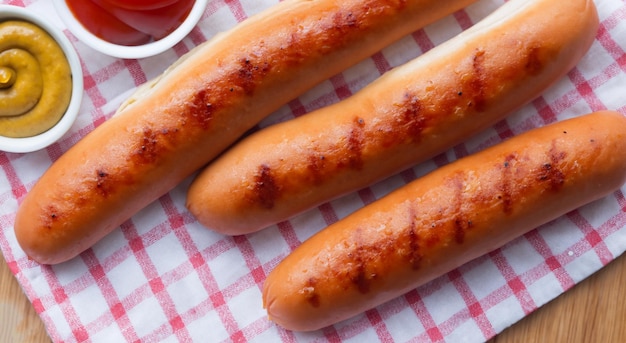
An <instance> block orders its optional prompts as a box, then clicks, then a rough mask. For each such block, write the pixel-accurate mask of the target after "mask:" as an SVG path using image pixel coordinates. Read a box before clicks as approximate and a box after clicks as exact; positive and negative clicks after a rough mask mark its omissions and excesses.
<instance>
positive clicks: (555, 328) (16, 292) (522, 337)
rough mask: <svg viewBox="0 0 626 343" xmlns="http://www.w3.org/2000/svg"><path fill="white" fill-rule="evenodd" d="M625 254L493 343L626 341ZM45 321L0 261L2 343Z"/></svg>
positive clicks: (39, 333)
mask: <svg viewBox="0 0 626 343" xmlns="http://www.w3.org/2000/svg"><path fill="white" fill-rule="evenodd" d="M625 282H626V256H621V257H619V258H617V259H616V260H615V261H613V262H611V263H610V264H609V265H608V266H606V267H605V268H603V269H601V270H600V271H598V272H597V273H595V274H594V275H592V276H590V277H589V278H588V279H586V280H584V281H583V282H581V283H580V284H578V285H576V286H575V287H574V288H572V289H571V290H569V291H568V292H566V293H564V294H563V295H561V296H560V297H558V298H557V299H555V300H553V301H552V302H550V303H548V304H546V305H544V306H543V307H542V308H540V309H538V310H537V311H535V312H534V313H532V314H531V315H529V316H528V317H526V318H524V319H523V320H521V321H519V322H518V323H516V324H515V325H513V326H512V327H510V328H508V329H506V330H505V331H503V332H502V333H501V334H500V335H498V336H496V337H495V338H493V339H491V340H490V341H489V343H533V342H568V343H583V342H585V343H586V342H602V343H618V342H620V343H621V342H626V325H624V322H625V321H626V301H624V299H623V293H624V287H625V285H626V283H625ZM50 341H51V340H50V338H49V337H48V335H47V333H46V331H45V328H44V326H43V323H42V321H41V319H40V318H39V316H38V315H37V314H36V313H35V310H34V309H33V307H32V305H31V304H30V302H29V301H28V300H27V298H26V296H25V295H24V293H23V292H22V289H21V288H20V286H19V284H18V283H17V280H16V279H15V278H14V277H13V275H12V274H11V272H10V270H9V268H8V267H7V265H6V263H5V261H4V259H0V342H30V343H49V342H50Z"/></svg>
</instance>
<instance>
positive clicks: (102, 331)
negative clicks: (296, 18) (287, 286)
mask: <svg viewBox="0 0 626 343" xmlns="http://www.w3.org/2000/svg"><path fill="white" fill-rule="evenodd" d="M277 1H278V0H272V1H269V0H266V1H259V0H232V1H231V0H227V1H221V0H215V1H209V5H208V7H207V9H206V12H205V14H204V16H203V17H202V20H201V22H200V23H199V25H198V26H197V27H196V28H195V29H194V30H193V31H192V32H191V34H190V35H189V36H188V37H187V38H186V39H185V40H184V41H183V42H182V43H180V44H178V45H176V46H175V47H174V48H173V49H171V50H169V51H167V52H165V53H163V54H161V55H159V56H155V57H150V58H146V59H142V60H121V59H116V58H112V57H108V56H105V55H102V54H100V53H97V52H95V51H94V50H92V49H90V48H89V47H88V46H86V45H85V44H84V43H83V42H81V41H79V40H77V39H76V37H74V36H73V35H72V34H71V33H69V31H67V30H66V31H65V33H66V34H67V35H68V37H69V38H70V40H71V41H72V42H73V44H74V46H75V48H76V50H77V51H78V53H79V55H80V58H81V60H82V63H83V70H84V85H85V90H84V101H83V104H82V108H81V113H80V116H79V118H78V121H77V122H76V123H75V125H74V126H73V127H72V129H71V131H70V132H69V133H68V134H67V135H65V136H64V137H63V138H62V139H61V140H60V141H59V142H58V143H56V144H54V145H52V146H50V147H49V148H47V149H45V150H42V151H38V152H34V153H28V154H12V153H4V152H0V228H1V229H2V230H1V232H0V248H1V250H2V254H3V255H4V258H5V259H6V260H7V262H8V265H9V267H10V269H11V271H12V272H13V273H14V274H15V275H16V277H17V279H18V281H19V283H20V284H21V286H22V287H23V288H24V291H25V293H26V294H27V296H28V297H29V299H30V300H31V301H32V303H33V305H34V307H35V309H36V311H37V312H38V313H39V314H40V316H41V318H42V319H43V321H44V323H45V325H46V328H47V330H48V332H49V334H50V336H51V338H52V340H53V341H55V342H83V341H92V342H122V341H132V342H137V341H142V342H174V341H181V342H192V341H193V342H195V341H201V342H226V341H234V342H246V341H250V342H266V341H267V342H276V341H283V342H325V341H332V342H344V341H352V342H356V341H367V342H371V341H384V342H391V341H396V342H406V341H410V342H424V341H449V342H462V341H464V342H480V341H485V340H487V339H489V338H491V337H493V336H494V335H496V334H497V333H499V332H500V331H502V330H503V329H505V328H506V327H508V326H509V325H511V324H513V323H514V322H516V321H518V320H519V319H521V318H522V317H524V316H526V315H528V314H529V313H531V312H532V311H534V310H535V309H537V308H538V307H540V306H542V305H543V304H545V303H546V302H548V301H550V300H551V299H553V298H555V297H556V296H558V295H559V294H561V293H563V292H564V291H566V290H568V289H569V288H571V287H572V286H574V285H575V284H576V283H578V282H579V281H581V280H582V279H584V278H585V277H587V276H588V275H590V274H591V273H593V272H595V271H597V270H598V269H600V268H602V267H603V266H604V265H606V264H607V263H609V262H610V261H612V260H613V259H614V258H616V257H617V256H619V255H620V254H622V253H623V252H624V250H626V199H625V198H624V191H626V186H625V187H622V189H621V191H618V192H616V193H615V194H613V195H611V196H608V197H607V198H605V199H602V200H599V201H597V202H594V203H592V204H590V205H588V206H585V207H582V208H580V209H578V210H576V211H573V212H571V213H569V214H567V215H565V216H563V217H561V218H559V219H557V220H555V221H553V222H551V223H548V224H547V225H544V226H542V227H540V228H538V229H537V230H534V231H532V232H530V233H529V234H527V235H525V236H524V237H521V238H519V239H517V240H515V241H513V242H511V243H509V244H507V245H506V246H504V247H502V248H501V249H498V250H496V251H493V252H492V253H490V254H488V255H486V256H483V257H481V258H478V259H476V260H474V261H472V262H470V263H468V264H466V265H464V266H462V267H461V268H459V269H457V270H454V271H452V272H450V273H448V274H446V275H445V276H442V277H440V278H438V279H436V280H435V281H433V282H431V283H429V284H427V285H424V286H422V287H419V288H418V289H415V290H413V291H411V292H410V293H408V294H406V295H404V296H402V297H399V298H397V299H395V300H393V301H390V302H388V303H386V304H384V305H381V306H379V307H378V308H376V309H374V310H370V311H368V312H366V313H364V314H362V315H359V316H357V317H355V318H353V319H351V320H348V321H345V322H342V323H339V324H337V325H335V326H333V327H329V328H326V329H324V330H321V331H318V332H312V333H294V332H289V331H285V330H283V329H281V328H280V327H277V326H276V325H274V324H272V323H271V322H269V321H268V320H267V318H266V314H265V312H264V310H263V309H262V304H261V286H262V283H263V280H264V279H265V276H266V275H267V274H268V273H269V271H270V270H271V269H272V268H273V267H274V266H275V265H276V264H277V263H278V262H279V261H280V260H281V259H282V258H283V257H284V256H286V255H287V254H288V253H289V252H290V251H291V250H292V249H293V248H294V247H296V246H297V245H298V244H300V243H301V242H302V241H303V240H304V239H306V238H307V237H309V236H310V235H312V234H313V233H314V232H316V231H318V230H321V229H322V228H324V227H325V226H326V225H328V224H329V223H332V222H334V221H336V220H338V219H340V218H342V217H344V216H346V215H347V214H348V213H349V212H351V211H353V210H354V209H356V208H358V207H361V206H363V205H364V204H365V203H368V202H371V201H372V200H374V199H376V198H379V197H381V196H382V195H383V194H386V193H387V192H389V191H390V190H391V189H393V188H396V187H398V186H400V185H402V184H404V183H406V182H408V181H409V180H411V179H413V178H415V177H416V176H419V175H422V174H423V173H425V172H427V171H429V170H432V169H433V168H435V167H437V166H440V165H443V164H445V163H448V162H449V161H451V160H454V159H456V158H458V157H461V156H464V155H467V154H469V153H473V152H476V151H479V150H481V149H483V148H485V147H487V146H490V145H493V144H495V143H497V142H499V141H501V140H503V139H506V138H508V137H511V136H512V135H515V134H518V133H520V132H523V131H526V130H528V129H531V128H533V127H536V126H541V125H544V124H547V123H550V122H554V121H557V120H562V119H565V118H569V117H573V116H577V115H581V114H585V113H588V112H592V111H596V110H602V109H612V110H617V111H620V112H621V113H624V114H625V115H626V52H625V51H626V2H625V1H624V0H596V5H597V7H598V11H599V14H600V18H601V25H600V30H599V32H598V33H597V39H596V41H595V42H594V44H593V46H592V48H591V51H590V52H589V53H588V54H587V55H586V57H585V58H584V59H583V60H582V61H581V62H580V64H579V65H578V66H577V67H576V68H575V69H574V70H572V71H571V72H570V73H569V74H568V75H567V76H566V77H565V78H563V79H562V80H560V81H559V82H558V84H557V85H556V86H554V87H552V88H551V89H549V90H548V91H546V92H545V93H544V94H543V95H542V96H541V97H539V98H538V99H536V100H534V101H532V102H531V103H530V104H528V105H527V106H525V107H524V108H523V109H521V110H520V111H517V112H516V113H513V114H512V115H511V116H510V117H509V118H508V119H507V120H506V121H502V122H500V123H498V124H497V125H495V126H494V127H493V128H491V129H489V130H486V131H485V132H483V133H481V134H479V135H478V136H476V137H475V138H473V139H471V140H469V141H467V142H466V143H465V144H462V145H459V146H457V147H455V148H453V149H451V150H450V151H448V152H447V153H445V154H441V155H440V156H438V157H436V158H434V159H433V160H432V161H429V162H426V163H423V164H420V165H419V166H416V167H415V168H413V169H410V170H407V171H405V172H403V173H401V174H399V175H396V176H393V177H391V178H389V179H388V180H386V181H383V182H380V183H378V184H376V185H373V186H372V187H370V188H368V189H365V190H362V191H359V192H356V193H354V194H351V195H348V196H346V197H343V198H341V199H339V200H336V201H332V202H330V203H327V204H324V205H322V206H320V207H319V208H318V209H315V210H312V211H309V212H307V213H305V214H303V215H300V216H298V217H296V218H293V219H292V220H290V221H288V222H283V223H280V224H278V225H276V226H273V227H270V228H268V229H266V230H263V231H261V232H259V233H255V234H250V235H246V236H239V237H226V236H222V235H219V234H216V233H213V232H211V231H209V230H207V229H205V228H203V227H201V225H199V224H198V223H197V222H196V221H195V220H194V218H193V217H192V216H191V215H190V214H189V213H188V212H187V211H186V209H185V207H184V201H185V195H186V194H185V192H186V187H187V185H188V183H189V181H190V180H186V182H184V183H183V184H181V185H180V186H178V187H177V188H175V189H173V190H172V191H171V192H170V193H168V194H167V195H165V196H163V197H161V198H160V199H159V200H158V201H156V202H154V203H152V204H151V205H150V206H148V207H147V208H145V209H144V210H142V211H141V212H139V213H138V214H136V215H135V216H133V217H132V219H130V220H128V221H127V222H125V223H124V224H123V225H122V226H121V228H119V229H116V230H115V231H114V232H113V233H112V234H110V235H109V236H107V237H106V238H105V239H104V240H102V241H101V242H99V243H98V244H96V245H95V246H94V247H93V248H92V249H90V250H88V251H86V252H85V253H83V254H81V255H80V256H79V257H77V258H75V259H73V260H71V261H69V262H67V263H63V264H60V265H55V266H42V265H39V264H37V263H35V262H33V261H29V260H28V259H27V258H26V256H25V255H24V253H23V252H22V251H21V250H20V248H19V246H18V244H17V242H16V239H15V236H14V233H13V221H14V218H15V213H16V211H17V208H18V204H19V203H20V201H21V200H22V199H23V198H24V196H25V195H26V193H27V192H28V190H29V189H30V188H31V187H32V186H33V184H34V183H35V182H36V181H37V179H38V178H39V176H40V175H41V174H42V173H43V172H44V171H45V170H46V168H47V167H48V166H49V165H50V163H51V162H52V161H54V160H56V159H57V158H58V157H59V156H60V155H61V154H62V153H63V152H64V151H66V150H67V149H69V147H70V146H72V145H73V144H75V143H76V142H77V141H78V140H80V139H81V137H83V136H85V135H86V134H87V133H88V132H90V131H92V130H93V129H94V128H95V127H97V126H98V125H100V124H102V123H103V122H104V121H106V120H107V119H108V118H109V117H110V116H112V114H113V112H114V111H115V110H116V108H117V106H118V105H119V104H120V103H121V102H122V101H123V100H125V98H126V97H127V96H128V95H129V94H130V93H131V92H132V91H133V90H134V88H135V87H136V86H138V85H140V84H142V83H144V82H145V81H147V80H149V79H151V78H153V77H156V76H157V75H158V74H160V73H161V72H162V71H163V70H164V69H165V68H166V67H167V66H169V65H170V64H171V63H173V62H174V61H175V60H176V59H177V58H178V57H179V56H181V55H183V54H184V53H185V52H187V51H189V50H190V49H191V48H193V47H194V46H196V45H198V44H200V43H201V42H203V41H205V40H206V39H207V38H210V37H211V36H213V35H215V34H216V33H218V32H219V31H223V30H225V29H228V28H229V27H232V26H233V25H235V24H236V23H237V22H239V21H242V20H244V19H245V18H246V17H248V16H250V15H252V14H254V13H257V12H259V11H261V10H263V9H265V8H267V7H269V6H271V5H272V4H273V3H276V2H277ZM0 2H2V3H8V4H12V5H18V6H23V7H26V8H28V9H29V10H32V11H34V12H39V13H42V14H45V15H46V16H49V17H50V18H51V19H52V20H53V22H54V24H56V25H58V26H60V27H64V24H63V23H62V22H61V21H60V19H58V17H56V15H55V13H54V9H53V7H52V5H51V3H50V2H49V1H47V0H8V1H7V0H2V1H0ZM503 2H504V0H480V1H479V2H478V3H476V4H474V5H472V6H470V7H468V8H467V9H465V10H463V11H460V12H458V13H455V14H454V15H451V16H449V17H447V18H445V19H443V20H441V21H439V22H437V23H435V24H433V25H430V26H428V27H427V28H425V29H423V30H420V31H418V32H415V33H414V34H412V35H410V36H407V37H404V38H403V39H402V40H400V41H399V42H397V43H395V44H393V45H392V46H389V47H388V48H386V49H384V50H382V51H381V52H379V53H377V54H376V55H374V56H373V57H372V58H371V59H368V60H366V61H363V62H362V63H359V64H358V65H356V66H354V67H353V68H350V69H349V70H346V71H345V72H344V73H342V74H340V75H337V76H334V77H332V78H331V79H329V80H327V81H326V82H324V83H322V84H321V85H319V86H317V87H315V88H314V89H313V90H311V91H309V92H307V93H306V94H304V95H302V96H301V97H299V98H298V99H296V100H293V101H291V102H290V103H288V104H286V105H285V106H284V107H283V108H281V109H280V110H278V111H276V113H274V114H272V115H271V116H270V117H269V118H267V119H266V120H265V121H263V122H262V123H261V124H260V125H259V126H260V127H263V126H266V125H269V124H271V123H273V122H277V121H283V120H288V119H289V118H292V117H293V116H295V115H301V114H303V113H306V112H309V111H311V110H313V109H315V108H319V107H321V106H324V105H327V104H330V103H333V102H336V101H339V100H340V99H342V98H345V97H347V96H349V95H350V94H352V93H354V92H355V91H357V90H358V89H360V88H361V87H363V86H364V85H365V84H367V83H369V82H371V81H372V80H374V79H375V78H377V77H378V76H379V75H381V73H383V72H385V71H386V70H388V69H390V68H392V67H394V66H397V65H400V64H402V63H404V62H406V61H408V60H410V59H412V58H414V57H416V56H418V55H420V54H421V53H423V52H424V51H426V50H428V49H430V48H432V47H434V46H436V45H437V44H439V43H441V42H443V41H445V40H446V39H448V38H451V37H452V36H453V35H455V34H457V33H459V32H460V31H461V30H463V29H466V28H467V27H469V26H471V25H472V24H474V23H476V22H477V21H478V20H480V19H481V18H483V17H484V16H485V15H487V14H488V13H490V12H492V11H493V10H494V9H495V8H497V7H498V6H500V5H501V4H502V3H503Z"/></svg>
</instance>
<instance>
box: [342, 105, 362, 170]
mask: <svg viewBox="0 0 626 343" xmlns="http://www.w3.org/2000/svg"><path fill="white" fill-rule="evenodd" d="M364 127H365V121H364V120H363V118H360V117H355V118H354V120H353V123H352V126H351V128H350V132H349V133H348V137H347V139H346V147H345V154H344V156H343V157H341V158H340V159H339V162H338V167H339V168H342V167H348V168H351V169H356V170H359V169H361V168H363V156H362V155H363V145H364V141H365V133H364V132H365V128H364Z"/></svg>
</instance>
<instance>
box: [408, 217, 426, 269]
mask: <svg viewBox="0 0 626 343" xmlns="http://www.w3.org/2000/svg"><path fill="white" fill-rule="evenodd" d="M409 213H410V214H409V223H410V224H409V230H408V234H407V235H408V239H407V241H408V242H409V243H408V246H409V254H408V260H409V264H410V265H411V269H413V270H418V269H420V265H421V262H422V258H423V256H422V253H421V242H420V241H421V239H420V236H419V234H418V233H417V224H416V223H415V217H416V215H415V209H414V208H413V207H411V210H410V212H409Z"/></svg>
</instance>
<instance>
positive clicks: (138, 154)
mask: <svg viewBox="0 0 626 343" xmlns="http://www.w3.org/2000/svg"><path fill="white" fill-rule="evenodd" d="M168 132H169V131H168V130H163V131H162V132H156V131H154V130H152V129H151V128H149V127H145V128H144V129H143V130H142V132H141V135H140V136H139V140H138V142H137V146H136V148H135V150H134V151H133V152H132V159H133V161H134V162H135V163H136V164H154V163H155V162H156V161H157V160H158V158H159V156H160V155H162V154H163V150H164V149H163V146H162V145H161V144H159V140H160V137H159V136H160V134H162V135H167V134H168Z"/></svg>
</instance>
